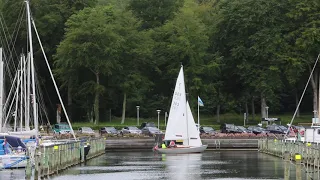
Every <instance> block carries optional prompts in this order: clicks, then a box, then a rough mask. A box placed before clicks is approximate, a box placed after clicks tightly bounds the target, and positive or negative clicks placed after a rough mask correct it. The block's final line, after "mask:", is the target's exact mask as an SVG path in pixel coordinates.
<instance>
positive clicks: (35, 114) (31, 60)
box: [25, 0, 39, 136]
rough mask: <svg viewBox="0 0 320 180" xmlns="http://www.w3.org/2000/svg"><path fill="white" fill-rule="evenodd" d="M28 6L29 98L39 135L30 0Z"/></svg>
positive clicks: (27, 2)
mask: <svg viewBox="0 0 320 180" xmlns="http://www.w3.org/2000/svg"><path fill="white" fill-rule="evenodd" d="M25 2H26V6H27V16H28V35H29V48H30V66H31V84H32V94H28V96H29V98H31V99H32V100H31V103H32V110H33V122H34V128H35V130H36V133H37V136H38V130H39V129H38V115H37V97H36V85H35V77H34V61H33V46H32V32H31V14H30V6H29V0H26V1H25Z"/></svg>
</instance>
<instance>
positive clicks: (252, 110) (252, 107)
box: [251, 96, 255, 121]
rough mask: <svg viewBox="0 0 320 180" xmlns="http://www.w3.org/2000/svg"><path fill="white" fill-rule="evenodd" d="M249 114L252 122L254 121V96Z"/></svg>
mask: <svg viewBox="0 0 320 180" xmlns="http://www.w3.org/2000/svg"><path fill="white" fill-rule="evenodd" d="M251 113H252V121H254V116H255V110H254V96H252V99H251Z"/></svg>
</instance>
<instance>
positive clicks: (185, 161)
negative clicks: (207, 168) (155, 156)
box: [162, 154, 202, 180]
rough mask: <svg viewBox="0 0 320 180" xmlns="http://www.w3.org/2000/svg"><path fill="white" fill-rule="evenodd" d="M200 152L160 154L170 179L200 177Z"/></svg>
mask: <svg viewBox="0 0 320 180" xmlns="http://www.w3.org/2000/svg"><path fill="white" fill-rule="evenodd" d="M201 157H202V154H177V155H174V154H162V160H164V161H165V173H167V176H168V178H170V179H177V180H179V179H201Z"/></svg>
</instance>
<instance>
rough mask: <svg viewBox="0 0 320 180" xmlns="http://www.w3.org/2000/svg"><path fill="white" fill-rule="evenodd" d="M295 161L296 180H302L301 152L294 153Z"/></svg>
mask: <svg viewBox="0 0 320 180" xmlns="http://www.w3.org/2000/svg"><path fill="white" fill-rule="evenodd" d="M295 161H296V180H302V176H301V161H302V156H301V154H298V153H296V154H295Z"/></svg>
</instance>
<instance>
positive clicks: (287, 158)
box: [283, 151, 290, 180]
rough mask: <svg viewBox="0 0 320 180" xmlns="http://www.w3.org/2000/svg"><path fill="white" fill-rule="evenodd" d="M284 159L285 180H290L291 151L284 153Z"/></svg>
mask: <svg viewBox="0 0 320 180" xmlns="http://www.w3.org/2000/svg"><path fill="white" fill-rule="evenodd" d="M283 158H284V161H285V164H284V179H285V180H290V152H289V151H285V152H284V153H283Z"/></svg>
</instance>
